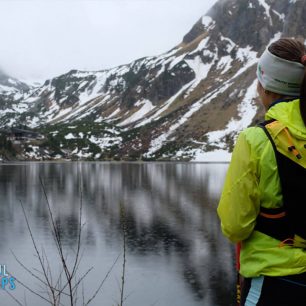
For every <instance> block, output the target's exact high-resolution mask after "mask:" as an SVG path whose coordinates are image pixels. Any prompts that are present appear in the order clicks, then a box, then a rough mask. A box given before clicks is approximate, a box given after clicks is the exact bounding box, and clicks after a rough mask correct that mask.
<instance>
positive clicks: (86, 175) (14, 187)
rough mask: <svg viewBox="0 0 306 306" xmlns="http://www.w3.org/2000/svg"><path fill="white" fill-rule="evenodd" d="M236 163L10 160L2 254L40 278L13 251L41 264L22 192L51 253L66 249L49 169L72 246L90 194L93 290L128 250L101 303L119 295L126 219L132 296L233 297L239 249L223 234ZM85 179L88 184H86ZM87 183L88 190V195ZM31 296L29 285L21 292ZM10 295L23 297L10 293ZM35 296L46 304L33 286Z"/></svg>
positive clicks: (139, 302)
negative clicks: (59, 244) (51, 221)
mask: <svg viewBox="0 0 306 306" xmlns="http://www.w3.org/2000/svg"><path fill="white" fill-rule="evenodd" d="M226 170H227V165H226V164H190V163H41V164H38V163H37V164H36V163H34V164H19V165H1V166H0V203H1V205H0V222H1V223H0V251H1V254H2V256H1V257H2V259H1V261H3V262H1V264H6V265H7V269H8V270H9V271H10V272H11V273H12V274H13V275H15V276H16V277H17V278H20V279H23V280H24V279H25V280H28V284H29V285H31V286H32V287H33V286H34V287H35V285H37V281H33V280H31V278H30V276H29V275H28V274H27V272H25V271H24V270H23V269H22V268H21V267H20V266H19V265H18V264H17V263H16V261H15V259H14V258H12V255H11V253H10V249H12V250H13V251H14V253H15V254H16V255H17V256H18V258H19V259H21V260H22V261H23V263H24V264H26V265H27V266H28V267H32V268H34V267H38V265H37V262H36V259H35V258H34V256H33V254H34V250H33V247H32V245H31V240H30V237H29V233H28V231H27V229H26V223H25V220H24V216H23V215H22V211H21V207H20V204H19V201H20V200H21V201H22V202H23V203H24V206H25V208H26V211H27V214H28V216H29V221H30V224H31V226H32V230H33V232H34V235H35V239H36V241H38V244H39V245H44V248H45V249H46V252H47V254H48V257H49V258H50V260H51V261H52V262H54V263H56V260H58V259H57V257H56V253H55V249H54V245H53V243H52V236H51V233H50V230H49V228H48V214H47V207H46V205H45V199H44V195H43V191H42V188H41V185H40V181H39V177H41V178H42V180H43V182H44V186H45V188H46V191H47V194H48V199H49V201H50V203H51V205H52V209H53V211H54V215H55V218H56V222H57V224H58V226H59V227H60V229H61V235H62V239H63V243H64V245H65V247H67V248H69V249H75V247H76V243H77V234H78V211H79V203H80V199H81V198H82V201H83V221H84V222H85V225H84V228H83V232H82V245H83V252H84V254H83V259H82V263H81V268H80V271H82V270H83V271H86V269H87V268H89V267H91V266H93V267H94V271H93V272H92V273H91V274H90V276H89V277H88V278H87V280H86V281H85V295H86V296H90V295H91V294H92V293H93V292H94V289H95V288H96V287H97V286H98V284H99V281H101V280H102V279H103V276H104V275H105V274H106V273H107V271H108V269H109V267H110V266H111V265H112V263H113V262H114V260H115V258H116V257H117V256H118V255H120V254H121V259H119V261H118V263H117V264H116V266H115V269H114V270H113V271H112V272H111V274H110V277H109V279H108V280H107V281H106V283H105V286H104V287H103V290H102V291H101V292H100V293H99V295H98V297H97V298H96V300H95V301H94V302H93V303H92V304H91V305H114V304H116V302H118V301H119V295H120V294H119V284H118V283H119V282H120V277H121V269H122V248H123V242H122V240H123V239H122V220H121V217H120V207H124V211H125V222H126V228H127V234H126V243H127V250H126V256H127V267H126V296H127V299H126V301H125V305H127V306H129V305H133V306H144V305H162V306H170V305H176V306H193V305H206V306H230V305H234V303H233V302H231V301H232V300H233V299H234V278H235V276H234V274H235V271H234V259H233V258H234V253H233V248H232V246H231V245H230V244H229V243H228V242H227V241H226V240H225V239H224V238H223V237H222V234H221V231H220V225H219V220H218V218H217V215H216V207H217V202H218V198H219V196H220V192H221V188H222V184H223V181H224V177H225V173H226ZM81 186H82V188H80V187H81ZM80 189H82V197H81V195H80ZM13 294H14V295H15V296H17V297H18V298H20V299H21V300H24V289H23V288H21V286H20V285H19V286H18V284H17V289H16V290H15V291H14V292H13ZM1 295H2V298H3V299H2V300H3V301H6V305H15V304H14V301H13V300H12V299H11V298H10V297H8V296H7V295H5V293H1ZM26 300H27V302H28V304H29V305H32V306H36V305H37V306H38V305H39V306H40V305H44V304H43V302H42V301H40V300H39V299H38V300H37V298H36V297H33V296H32V295H31V294H30V293H26Z"/></svg>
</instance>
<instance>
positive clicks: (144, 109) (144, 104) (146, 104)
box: [118, 100, 155, 126]
mask: <svg viewBox="0 0 306 306" xmlns="http://www.w3.org/2000/svg"><path fill="white" fill-rule="evenodd" d="M135 106H141V108H140V109H139V110H138V111H136V112H135V113H133V115H132V116H130V117H128V118H127V119H125V120H124V121H123V122H120V123H119V124H118V125H119V126H124V125H127V124H129V123H132V122H135V121H137V120H139V119H141V118H143V117H144V116H145V115H146V114H148V113H149V112H150V111H151V110H152V109H154V107H155V106H154V105H153V104H152V102H151V101H149V100H142V101H138V102H137V103H135Z"/></svg>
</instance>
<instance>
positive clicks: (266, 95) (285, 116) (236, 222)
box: [217, 38, 306, 306]
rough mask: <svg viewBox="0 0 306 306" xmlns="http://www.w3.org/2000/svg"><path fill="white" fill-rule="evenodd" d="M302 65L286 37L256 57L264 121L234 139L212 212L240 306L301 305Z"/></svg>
mask: <svg viewBox="0 0 306 306" xmlns="http://www.w3.org/2000/svg"><path fill="white" fill-rule="evenodd" d="M305 65H306V48H305V46H304V44H303V43H302V42H300V41H299V40H296V39H292V38H281V39H279V40H277V41H275V42H273V43H272V44H270V46H268V48H267V49H266V50H265V51H264V53H263V54H262V56H261V57H260V59H259V62H258V65H257V73H256V74H257V79H258V86H257V92H258V96H259V99H260V100H261V102H262V104H263V105H264V107H265V109H266V114H265V121H264V122H262V123H261V124H259V125H258V126H254V127H249V128H247V129H245V130H244V131H242V132H241V133H240V134H239V136H238V139H237V142H236V145H235V147H234V150H233V153H232V158H231V162H230V165H229V169H228V172H227V175H226V179H225V183H224V187H223V191H222V194H221V198H220V202H219V205H218V208H217V212H218V215H219V218H220V221H221V229H222V232H223V234H224V235H225V236H226V237H227V238H228V239H230V240H231V241H232V242H234V243H238V245H239V248H238V249H239V252H238V255H237V256H238V260H239V264H238V267H239V274H240V276H241V278H242V280H243V281H242V282H241V283H240V285H241V284H242V288H241V295H240V294H239V296H238V299H239V303H240V305H245V306H250V305H259V306H266V305H269V306H273V305H276V306H280V305H286V306H300V305H303V306H305V305H306V222H305V221H306V196H305V193H304V190H306V170H305V169H306V68H305ZM304 188H305V189H304Z"/></svg>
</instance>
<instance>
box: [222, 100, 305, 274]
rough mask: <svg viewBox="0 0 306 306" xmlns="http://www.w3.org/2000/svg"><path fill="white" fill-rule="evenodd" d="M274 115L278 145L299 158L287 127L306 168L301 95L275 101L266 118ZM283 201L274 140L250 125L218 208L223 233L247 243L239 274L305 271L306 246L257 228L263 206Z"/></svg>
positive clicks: (240, 141) (241, 139) (234, 157)
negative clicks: (284, 243) (293, 244)
mask: <svg viewBox="0 0 306 306" xmlns="http://www.w3.org/2000/svg"><path fill="white" fill-rule="evenodd" d="M272 118H273V119H276V120H277V121H278V122H277V123H276V124H275V125H274V127H273V128H272V129H271V130H269V131H270V134H272V138H273V139H274V142H275V144H276V146H277V148H278V150H279V151H280V152H281V153H283V154H285V155H286V156H288V157H289V158H291V159H292V160H294V161H297V159H296V157H295V156H294V155H293V154H292V152H289V151H288V140H287V139H286V136H285V133H284V132H283V131H284V127H287V128H288V130H289V132H290V134H291V136H292V139H293V142H294V145H295V146H296V148H297V149H298V151H299V153H300V154H301V155H302V159H301V160H299V164H301V165H303V167H305V168H306V149H305V148H304V144H306V128H305V125H304V123H303V120H302V118H301V115H300V111H299V100H294V101H291V102H288V103H286V102H281V103H278V104H276V105H274V106H272V107H271V108H270V109H269V110H268V112H267V113H266V116H265V119H266V120H269V119H272ZM305 188H306V186H305ZM301 192H304V190H301ZM303 198H304V199H305V197H303ZM303 204H306V203H303ZM281 205H282V194H281V189H280V180H279V177H278V172H277V165H276V160H275V154H274V151H273V148H272V145H271V143H270V141H269V140H268V138H267V136H266V135H265V133H264V131H263V130H262V129H261V128H260V127H251V128H248V129H246V130H244V131H243V132H242V133H240V135H239V137H238V140H237V143H236V146H235V148H234V151H233V154H232V159H231V163H230V166H229V169H228V172H227V176H226V179H225V184H224V189H223V192H222V195H221V199H220V203H219V206H218V210H217V211H218V215H219V217H220V219H221V228H222V231H223V233H224V235H225V236H226V237H227V238H229V239H230V240H231V241H232V242H242V249H241V254H240V274H242V275H243V276H244V277H256V276H260V275H269V276H283V275H292V274H299V273H303V272H306V250H305V249H301V248H293V247H290V246H283V247H280V246H279V245H280V242H279V241H278V240H276V239H274V238H272V237H270V236H267V235H265V234H263V233H261V232H258V231H255V230H254V226H255V224H256V218H257V215H258V213H259V210H260V206H262V207H266V208H273V207H280V206H281ZM305 226H306V222H305Z"/></svg>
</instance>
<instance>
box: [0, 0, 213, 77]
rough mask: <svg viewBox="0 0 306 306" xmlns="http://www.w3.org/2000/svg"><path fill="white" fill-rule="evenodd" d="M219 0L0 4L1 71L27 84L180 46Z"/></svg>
mask: <svg viewBox="0 0 306 306" xmlns="http://www.w3.org/2000/svg"><path fill="white" fill-rule="evenodd" d="M216 1H217V0H0V29H1V37H0V67H2V69H4V70H5V71H6V72H7V73H9V74H10V75H12V76H14V77H17V78H20V79H25V80H41V81H43V80H45V79H47V78H50V77H54V76H57V75H59V74H61V73H65V72H68V71H69V70H70V69H82V70H101V69H105V68H111V67H115V66H118V65H120V64H127V63H129V62H131V61H133V60H135V59H137V58H140V57H144V56H150V55H158V54H161V53H163V52H165V51H168V50H169V49H171V48H172V47H174V46H175V45H177V44H178V43H180V42H181V40H182V38H183V36H184V35H185V34H186V33H187V32H188V31H189V30H190V29H191V27H192V26H193V24H194V23H195V22H196V21H197V20H198V19H199V18H200V17H201V16H202V15H204V14H205V13H206V12H207V10H208V9H209V8H210V7H211V6H212V5H213V4H214V3H215V2H216Z"/></svg>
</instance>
